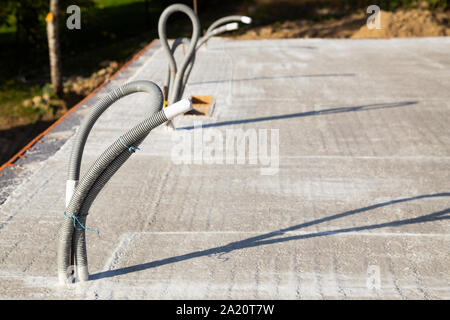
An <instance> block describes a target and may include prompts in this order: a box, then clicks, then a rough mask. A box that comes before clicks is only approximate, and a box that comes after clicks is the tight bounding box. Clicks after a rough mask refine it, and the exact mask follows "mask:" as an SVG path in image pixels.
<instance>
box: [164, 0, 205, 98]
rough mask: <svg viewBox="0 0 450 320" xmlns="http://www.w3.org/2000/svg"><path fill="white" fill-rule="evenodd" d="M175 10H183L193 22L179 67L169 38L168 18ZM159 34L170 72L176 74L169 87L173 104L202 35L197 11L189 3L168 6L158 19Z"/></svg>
mask: <svg viewBox="0 0 450 320" xmlns="http://www.w3.org/2000/svg"><path fill="white" fill-rule="evenodd" d="M175 12H183V13H185V14H186V15H187V16H188V17H189V19H190V20H191V22H192V36H191V40H190V45H189V48H188V50H187V52H186V55H185V57H184V59H183V61H182V62H181V64H180V67H179V68H177V65H176V62H175V58H174V56H173V53H172V50H171V48H170V46H169V42H168V39H167V20H168V19H169V17H170V15H172V14H173V13H175ZM158 35H159V38H160V40H161V45H162V47H163V50H164V51H165V53H166V55H167V57H168V59H169V68H170V72H172V73H174V74H175V79H174V81H173V84H172V85H170V87H169V88H168V99H167V100H168V103H169V104H172V103H174V102H176V101H177V100H178V99H179V94H180V90H181V86H182V81H183V77H184V72H185V70H186V68H187V66H188V64H189V63H190V61H191V57H192V55H194V54H195V48H196V45H197V41H198V39H199V37H200V21H199V20H198V17H197V15H196V14H195V12H194V11H193V10H192V9H191V8H189V7H188V6H187V5H184V4H180V3H177V4H173V5H171V6H169V7H167V8H166V9H165V10H164V11H163V13H162V14H161V16H160V18H159V21H158Z"/></svg>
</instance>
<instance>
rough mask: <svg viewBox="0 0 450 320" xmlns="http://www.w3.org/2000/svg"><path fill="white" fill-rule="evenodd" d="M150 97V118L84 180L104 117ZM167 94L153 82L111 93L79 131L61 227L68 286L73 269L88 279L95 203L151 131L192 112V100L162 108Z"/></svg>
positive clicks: (61, 274)
mask: <svg viewBox="0 0 450 320" xmlns="http://www.w3.org/2000/svg"><path fill="white" fill-rule="evenodd" d="M135 92H145V93H147V94H149V96H150V97H149V101H150V103H149V104H150V112H149V114H150V116H149V117H148V118H147V119H145V120H144V121H142V122H140V123H139V124H137V125H136V126H135V127H134V128H132V129H131V130H129V131H128V132H126V133H125V134H123V135H122V136H121V137H119V138H118V139H117V140H116V141H115V142H114V143H113V144H111V145H110V146H109V147H108V148H107V149H106V150H105V151H104V152H103V153H102V154H101V155H100V157H99V158H98V159H97V160H96V161H95V162H94V164H93V165H92V166H91V167H90V168H89V170H88V171H87V172H86V174H85V175H84V176H83V178H82V179H81V180H80V181H79V182H78V179H79V176H80V164H81V159H82V156H83V149H84V146H85V143H86V140H87V137H88V135H89V133H90V131H91V129H92V127H93V126H94V124H95V122H96V121H97V119H98V118H99V117H100V116H101V114H102V113H103V112H104V111H105V110H106V109H107V108H108V107H109V106H111V105H112V104H113V103H114V102H115V101H117V100H119V99H120V98H122V97H124V96H126V95H129V94H132V93H135ZM162 106H163V95H162V91H161V89H160V88H159V87H158V86H157V85H156V84H154V83H153V82H151V81H135V82H131V83H128V84H125V85H124V86H122V87H119V88H117V89H115V90H114V91H112V92H110V93H109V94H108V95H107V96H106V97H104V98H103V99H101V100H100V101H99V102H97V103H96V104H95V105H94V107H93V108H92V111H91V113H90V114H89V116H88V117H87V118H86V119H85V120H84V121H83V123H82V124H81V126H80V128H79V129H78V131H77V134H76V137H75V141H74V145H73V148H72V153H71V156H70V161H69V177H68V181H67V185H66V211H65V213H64V215H65V217H66V218H65V219H64V221H63V224H62V226H61V228H60V233H59V244H58V278H59V281H60V282H61V283H67V282H68V281H69V280H70V278H71V274H70V273H69V271H70V268H69V267H70V266H71V264H72V262H73V263H75V265H76V274H77V277H78V279H79V280H81V281H86V280H88V277H89V273H88V267H87V254H86V237H85V230H86V229H87V228H86V227H85V224H86V218H87V214H88V211H89V208H90V207H91V205H92V203H93V201H94V200H95V198H96V196H97V195H98V194H99V192H100V191H101V190H102V188H103V186H104V185H105V184H106V183H107V182H108V180H109V179H110V178H111V177H112V176H113V175H114V173H116V172H117V170H118V169H119V168H120V167H121V166H122V164H123V163H125V161H126V160H127V159H128V158H129V157H130V156H131V155H132V153H134V151H135V149H138V146H139V145H140V143H141V142H142V141H143V140H144V139H145V138H146V137H147V135H148V134H149V133H150V131H151V130H152V129H154V128H156V127H157V126H159V125H161V124H163V123H164V122H166V121H168V120H170V119H172V118H173V117H175V116H176V115H178V114H182V113H185V112H187V111H189V110H191V109H192V104H191V102H190V101H189V100H188V99H185V100H182V101H179V102H177V103H174V104H172V105H170V106H168V107H166V108H164V109H163V110H161V109H162Z"/></svg>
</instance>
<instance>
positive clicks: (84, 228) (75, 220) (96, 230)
mask: <svg viewBox="0 0 450 320" xmlns="http://www.w3.org/2000/svg"><path fill="white" fill-rule="evenodd" d="M64 216H65V217H66V218H70V219H73V227H74V229H76V228H77V225H76V223H77V222H78V224H79V225H80V227H81V228H83V230H87V231H95V232H97V234H100V232H99V231H98V229H93V228H87V227H85V226H84V225H83V224H82V223H81V221H80V220H79V219H78V217H76V216H74V215H70V216H68V215H67V214H66V212H65V211H64ZM86 216H87V213H86V214H80V217H86Z"/></svg>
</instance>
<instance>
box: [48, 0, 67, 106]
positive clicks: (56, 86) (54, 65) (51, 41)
mask: <svg viewBox="0 0 450 320" xmlns="http://www.w3.org/2000/svg"><path fill="white" fill-rule="evenodd" d="M58 16H59V0H50V13H49V14H48V15H47V18H46V19H45V20H46V21H47V38H48V52H49V56H50V74H51V78H52V87H53V90H54V92H55V94H56V95H57V96H58V97H61V96H62V93H63V83H62V75H61V51H60V48H59V35H58V33H59V32H58V31H59V30H58V28H59V25H58Z"/></svg>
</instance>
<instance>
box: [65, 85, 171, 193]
mask: <svg viewBox="0 0 450 320" xmlns="http://www.w3.org/2000/svg"><path fill="white" fill-rule="evenodd" d="M136 92H146V93H148V94H149V95H150V97H149V101H150V114H153V113H155V112H156V111H159V110H160V109H161V108H162V104H161V103H160V101H161V100H162V91H161V89H160V88H159V86H158V85H156V84H155V83H154V82H152V81H146V80H141V81H133V82H130V83H127V84H124V85H123V86H120V87H118V88H116V89H114V90H113V91H111V92H110V93H108V94H107V95H106V96H105V97H104V98H102V99H101V100H99V101H98V102H97V103H96V104H95V105H94V106H93V108H92V111H91V113H90V114H89V115H88V116H87V117H86V118H85V119H84V121H83V122H82V124H81V126H80V128H79V129H78V131H77V133H76V136H75V140H74V144H73V146H72V152H71V155H70V160H69V171H68V181H78V180H79V177H80V166H81V160H82V157H83V150H84V146H85V144H86V141H87V138H88V136H89V133H90V132H91V130H92V127H93V126H94V124H95V123H96V121H97V120H98V118H99V117H100V116H101V115H102V114H103V112H105V111H106V109H108V108H109V107H110V106H111V105H112V104H114V102H116V101H117V100H119V99H120V98H122V97H125V96H127V95H129V94H132V93H136ZM72 184H73V183H72ZM69 200H70V199H69Z"/></svg>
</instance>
